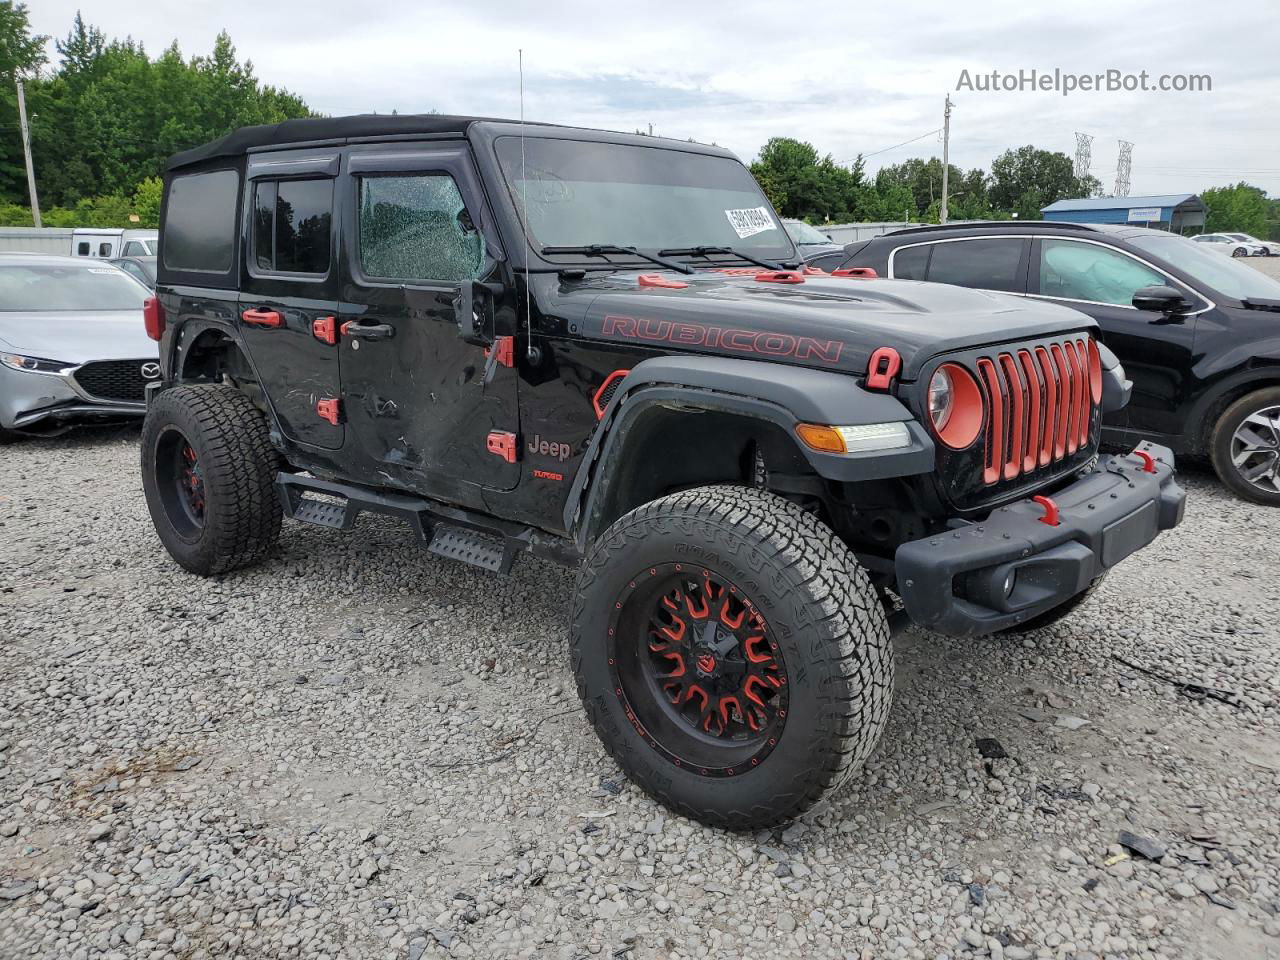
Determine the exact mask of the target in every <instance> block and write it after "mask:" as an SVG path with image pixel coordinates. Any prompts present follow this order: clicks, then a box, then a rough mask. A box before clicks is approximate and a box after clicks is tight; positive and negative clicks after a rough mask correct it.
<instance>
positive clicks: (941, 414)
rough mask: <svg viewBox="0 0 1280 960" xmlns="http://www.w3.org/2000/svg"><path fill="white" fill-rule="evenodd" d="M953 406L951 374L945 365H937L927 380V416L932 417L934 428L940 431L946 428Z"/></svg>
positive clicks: (953, 390)
mask: <svg viewBox="0 0 1280 960" xmlns="http://www.w3.org/2000/svg"><path fill="white" fill-rule="evenodd" d="M954 407H955V388H954V386H953V384H952V382H951V374H950V373H949V372H948V371H947V368H946V367H939V368H938V369H937V371H936V372H935V373H934V375H933V378H932V379H931V380H930V381H929V416H930V417H932V418H933V429H934V430H936V431H938V432H939V433H941V432H942V431H943V429H945V428H946V426H947V421H948V420H950V419H951V411H952V409H953V408H954Z"/></svg>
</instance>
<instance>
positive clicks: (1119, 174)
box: [1114, 140, 1133, 197]
mask: <svg viewBox="0 0 1280 960" xmlns="http://www.w3.org/2000/svg"><path fill="white" fill-rule="evenodd" d="M1132 161H1133V144H1132V143H1130V142H1129V141H1128V140H1121V141H1120V156H1119V158H1118V159H1117V160H1116V190H1115V194H1114V196H1117V197H1127V196H1128V195H1129V167H1130V164H1131V163H1132Z"/></svg>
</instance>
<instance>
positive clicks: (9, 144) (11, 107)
mask: <svg viewBox="0 0 1280 960" xmlns="http://www.w3.org/2000/svg"><path fill="white" fill-rule="evenodd" d="M48 39H49V38H48V37H44V36H37V35H34V34H32V32H31V20H30V17H29V15H28V13H27V5H26V4H25V3H16V4H15V3H12V2H11V0H0V130H3V131H4V136H3V137H0V203H19V202H20V203H28V202H29V201H30V198H29V197H28V196H27V169H26V162H25V161H24V160H23V157H22V142H21V140H20V138H19V136H18V91H17V86H16V81H18V80H20V79H21V80H23V81H30V80H32V79H33V78H34V77H35V76H36V73H37V71H39V69H40V68H41V67H42V66H44V64H45V59H46V58H45V55H44V45H45V41H47V40H48ZM27 112H28V115H30V113H31V112H32V111H31V104H30V103H28V106H27Z"/></svg>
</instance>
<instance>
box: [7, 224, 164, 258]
mask: <svg viewBox="0 0 1280 960" xmlns="http://www.w3.org/2000/svg"><path fill="white" fill-rule="evenodd" d="M159 237H160V231H158V230H125V229H121V228H119V227H107V228H98V227H76V228H75V229H72V228H70V227H0V251H6V252H22V253H56V254H60V255H62V256H64V257H65V256H68V255H69V256H73V257H95V258H99V259H103V260H108V259H111V258H112V257H153V256H155V255H156V250H157V245H158V242H159Z"/></svg>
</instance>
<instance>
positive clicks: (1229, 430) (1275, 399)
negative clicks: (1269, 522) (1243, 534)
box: [1209, 387, 1280, 507]
mask: <svg viewBox="0 0 1280 960" xmlns="http://www.w3.org/2000/svg"><path fill="white" fill-rule="evenodd" d="M1277 406H1280V387H1266V388H1264V389H1262V390H1255V391H1254V392H1253V393H1249V394H1246V395H1245V396H1243V397H1241V398H1240V399H1239V400H1237V401H1236V402H1235V403H1233V404H1231V406H1229V407H1227V409H1226V410H1224V411H1223V412H1222V415H1221V416H1220V417H1218V421H1217V423H1215V424H1214V426H1213V432H1212V433H1211V434H1210V437H1209V456H1210V459H1211V460H1212V461H1213V469H1214V472H1215V473H1217V475H1218V478H1219V479H1220V480H1222V482H1223V483H1224V484H1225V485H1226V487H1227V489H1229V490H1230V491H1231V492H1232V493H1234V494H1235V495H1236V496H1238V497H1242V498H1243V499H1245V500H1250V501H1252V502H1253V503H1261V504H1263V505H1265V506H1268V507H1280V493H1271V492H1270V491H1269V490H1263V489H1262V488H1261V487H1258V486H1255V485H1254V484H1252V483H1250V482H1249V481H1248V480H1246V479H1245V478H1244V477H1242V476H1241V475H1240V471H1238V470H1237V469H1236V467H1235V464H1234V463H1232V460H1231V440H1232V437H1233V436H1234V435H1235V432H1236V430H1238V429H1239V428H1240V425H1241V424H1243V423H1244V421H1245V418H1246V417H1248V416H1249V415H1250V414H1252V413H1255V412H1257V411H1259V410H1265V409H1267V408H1269V407H1277Z"/></svg>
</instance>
